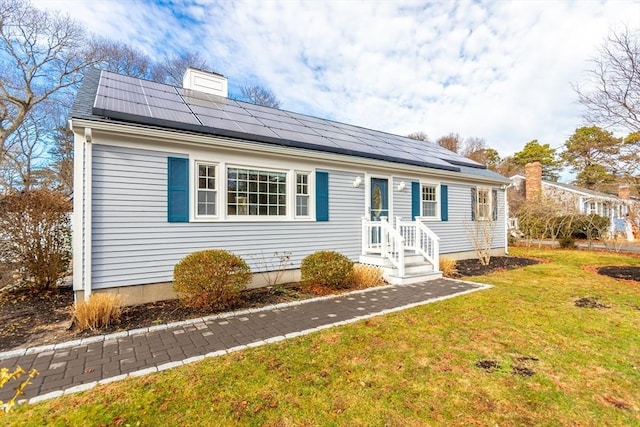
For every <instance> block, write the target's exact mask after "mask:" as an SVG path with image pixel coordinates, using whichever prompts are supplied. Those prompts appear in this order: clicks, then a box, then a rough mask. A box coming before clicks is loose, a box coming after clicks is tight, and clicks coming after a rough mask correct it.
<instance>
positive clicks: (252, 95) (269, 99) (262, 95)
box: [240, 84, 280, 108]
mask: <svg viewBox="0 0 640 427" xmlns="http://www.w3.org/2000/svg"><path fill="white" fill-rule="evenodd" d="M240 92H241V93H242V97H243V98H244V99H245V100H247V101H248V102H251V103H252V104H256V105H263V106H265V107H272V108H279V107H280V100H279V99H278V98H277V97H276V96H275V94H274V93H273V92H271V91H270V90H269V89H267V88H265V87H262V86H260V85H257V84H246V85H244V86H242V87H241V88H240Z"/></svg>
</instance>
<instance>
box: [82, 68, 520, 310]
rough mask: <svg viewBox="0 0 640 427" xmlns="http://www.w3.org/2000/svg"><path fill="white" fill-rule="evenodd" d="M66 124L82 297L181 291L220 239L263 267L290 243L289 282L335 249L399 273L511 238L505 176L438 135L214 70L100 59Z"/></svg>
mask: <svg viewBox="0 0 640 427" xmlns="http://www.w3.org/2000/svg"><path fill="white" fill-rule="evenodd" d="M69 123H70V127H71V129H72V131H73V134H74V149H75V166H74V168H75V169H74V181H75V188H74V219H73V286H74V291H75V294H76V298H82V297H85V298H86V297H88V296H89V295H90V294H91V293H93V292H114V293H119V294H121V295H122V296H123V299H124V301H125V303H128V304H132V303H140V302H147V301H156V300H162V299H168V298H173V297H174V296H175V294H174V293H173V290H172V284H171V281H172V276H173V268H174V266H175V264H176V263H177V262H179V261H180V260H181V259H182V258H183V257H184V256H186V255H188V254H189V253H191V252H194V251H198V250H203V249H211V248H220V249H226V250H228V251H230V252H233V253H235V254H237V255H239V256H241V257H242V258H243V259H245V261H247V263H248V264H249V265H250V267H251V268H252V271H253V272H254V273H257V272H268V271H270V270H276V269H279V268H281V267H282V266H281V265H280V264H279V255H278V254H284V253H286V254H290V263H289V264H287V265H286V268H287V272H286V277H285V278H284V280H290V281H294V280H297V279H299V265H300V261H301V260H302V259H303V258H304V257H305V256H307V255H309V254H311V253H313V252H316V251H318V250H335V251H338V252H340V253H342V254H344V255H346V256H348V257H349V258H350V259H352V260H353V261H356V262H363V263H369V264H374V265H379V266H381V267H383V268H384V270H385V278H386V279H387V280H388V281H389V282H390V283H407V282H415V281H422V280H428V279H430V278H435V277H440V275H441V274H440V272H439V267H438V260H439V257H441V256H443V257H450V258H454V259H456V258H457V259H462V258H470V257H475V256H476V251H475V250H476V246H477V245H478V242H474V235H476V236H477V235H478V232H479V229H480V228H483V229H487V227H489V228H490V232H491V239H490V241H485V242H482V243H481V244H484V245H487V248H488V249H489V250H490V251H491V252H492V254H494V255H500V254H504V253H505V251H506V232H507V228H506V219H505V218H506V215H505V206H506V204H505V188H506V185H507V184H508V183H509V181H508V179H506V178H504V177H502V176H500V175H498V174H496V173H494V172H491V171H489V170H487V169H486V167H485V166H483V165H481V164H478V163H476V162H474V161H472V160H469V159H467V158H465V157H462V156H460V155H458V154H456V153H453V152H450V151H448V150H446V149H444V148H442V147H439V146H438V145H436V144H432V143H428V142H423V141H416V140H412V139H409V138H406V137H402V136H397V135H392V134H388V133H384V132H379V131H375V130H371V129H365V128H362V127H357V126H352V125H348V124H343V123H338V122H334V121H330V120H325V119H321V118H317V117H311V116H307V115H303V114H298V113H294V112H289V111H284V110H279V109H274V108H268V107H264V106H258V105H254V104H249V103H245V102H240V101H237V100H233V99H230V98H228V94H227V80H226V79H225V78H224V77H223V76H221V75H218V74H213V73H206V72H203V71H199V70H194V69H189V70H188V71H187V73H186V74H185V78H184V84H183V87H173V86H167V85H163V84H159V83H155V82H151V81H146V80H141V79H136V78H132V77H127V76H122V75H118V74H114V73H110V72H106V71H100V70H91V71H89V72H87V74H86V75H85V78H84V82H83V85H82V87H81V89H80V90H79V92H78V95H77V98H76V101H75V104H74V106H73V108H72V111H71V115H70V120H69ZM485 240H486V239H485ZM261 276H262V275H261V274H256V275H255V277H254V283H253V285H254V286H260V285H261ZM262 284H263V283H262Z"/></svg>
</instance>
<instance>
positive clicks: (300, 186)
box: [296, 172, 309, 217]
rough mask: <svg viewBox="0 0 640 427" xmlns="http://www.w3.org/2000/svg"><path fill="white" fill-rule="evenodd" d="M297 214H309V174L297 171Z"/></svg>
mask: <svg viewBox="0 0 640 427" xmlns="http://www.w3.org/2000/svg"><path fill="white" fill-rule="evenodd" d="M296 216H297V217H308V216H309V174H308V173H301V172H296Z"/></svg>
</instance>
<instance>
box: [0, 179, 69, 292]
mask: <svg viewBox="0 0 640 427" xmlns="http://www.w3.org/2000/svg"><path fill="white" fill-rule="evenodd" d="M70 212H71V201H70V200H69V199H68V198H67V197H66V196H64V195H63V194H61V193H59V192H57V191H52V190H30V191H24V192H14V193H9V194H7V195H4V196H2V197H1V198H0V258H1V261H2V262H3V263H5V264H6V265H12V266H14V267H17V269H18V270H19V271H21V272H22V276H23V277H22V279H23V283H24V284H27V285H31V286H33V287H35V288H38V289H50V288H52V287H53V286H55V284H56V283H57V282H58V280H59V279H60V278H61V277H63V276H64V274H65V273H66V272H67V269H68V268H69V261H70V260H71V227H70V218H69V213H70Z"/></svg>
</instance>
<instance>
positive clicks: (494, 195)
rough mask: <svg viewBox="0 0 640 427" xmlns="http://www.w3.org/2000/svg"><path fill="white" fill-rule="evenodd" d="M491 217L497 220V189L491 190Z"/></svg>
mask: <svg viewBox="0 0 640 427" xmlns="http://www.w3.org/2000/svg"><path fill="white" fill-rule="evenodd" d="M491 219H492V220H494V221H497V220H498V190H496V189H495V188H494V189H493V190H491Z"/></svg>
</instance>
